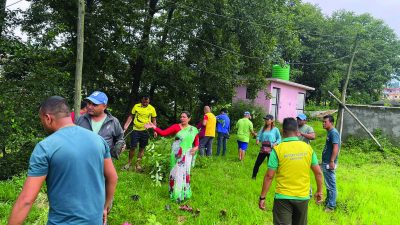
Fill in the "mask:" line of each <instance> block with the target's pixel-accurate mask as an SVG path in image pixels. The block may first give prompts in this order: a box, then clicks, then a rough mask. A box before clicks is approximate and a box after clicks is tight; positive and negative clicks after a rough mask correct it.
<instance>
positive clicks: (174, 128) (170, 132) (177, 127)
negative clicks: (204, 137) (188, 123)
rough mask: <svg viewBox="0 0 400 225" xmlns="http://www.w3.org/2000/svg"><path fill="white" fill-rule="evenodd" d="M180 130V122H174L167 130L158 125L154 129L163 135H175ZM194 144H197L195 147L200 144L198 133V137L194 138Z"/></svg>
mask: <svg viewBox="0 0 400 225" xmlns="http://www.w3.org/2000/svg"><path fill="white" fill-rule="evenodd" d="M180 130H182V127H181V126H180V125H179V124H174V125H172V126H170V127H168V128H167V129H165V130H161V129H160V128H158V127H156V129H154V131H155V132H157V134H159V135H161V136H169V135H174V134H177V133H178V132H179V131H180ZM193 146H195V147H198V146H199V135H196V137H195V138H194V141H193Z"/></svg>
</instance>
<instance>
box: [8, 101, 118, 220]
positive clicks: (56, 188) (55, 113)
mask: <svg viewBox="0 0 400 225" xmlns="http://www.w3.org/2000/svg"><path fill="white" fill-rule="evenodd" d="M39 116H40V121H41V123H42V125H43V127H44V129H45V130H46V131H47V132H49V133H50V134H51V135H49V136H48V137H47V138H45V139H44V140H42V141H41V142H39V143H38V144H37V145H36V147H35V149H34V150H33V152H32V155H31V159H30V161H29V169H28V177H27V179H26V181H25V184H24V187H23V189H22V191H21V193H20V195H19V197H18V199H17V201H16V202H15V205H14V207H13V209H12V212H11V215H10V218H9V221H8V223H9V224H22V223H23V221H24V220H25V218H26V217H27V216H28V214H29V211H30V209H31V207H32V205H33V203H34V202H35V200H36V197H37V195H38V193H39V191H40V189H41V187H42V185H43V182H44V181H46V185H47V195H48V199H49V207H50V208H49V215H48V221H47V224H98V225H100V224H105V223H106V222H107V210H108V207H109V206H110V202H111V200H112V198H113V195H114V191H115V186H116V184H117V179H118V178H117V173H116V171H115V168H114V166H113V163H112V161H111V158H110V150H109V147H108V144H107V143H106V142H105V141H104V139H102V138H101V137H100V136H99V135H97V134H95V133H93V132H91V131H89V130H87V129H84V128H81V127H79V126H75V125H74V124H73V123H72V121H71V118H70V111H69V107H68V105H67V103H66V100H65V99H64V98H62V97H59V96H53V97H50V98H48V99H47V100H45V101H44V102H43V103H42V104H41V105H40V109H39Z"/></svg>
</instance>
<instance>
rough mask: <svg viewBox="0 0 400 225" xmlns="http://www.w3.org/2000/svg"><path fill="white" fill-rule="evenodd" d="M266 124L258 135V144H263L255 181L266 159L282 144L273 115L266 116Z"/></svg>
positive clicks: (254, 175) (259, 154)
mask: <svg viewBox="0 0 400 225" xmlns="http://www.w3.org/2000/svg"><path fill="white" fill-rule="evenodd" d="M264 120H265V124H264V127H262V128H261V129H260V131H259V132H258V134H257V142H256V143H257V144H259V143H260V142H261V147H260V153H258V156H257V160H256V163H255V164H254V168H253V179H256V177H257V173H258V169H259V168H260V165H261V164H262V163H263V162H264V160H265V158H269V154H270V153H271V150H272V148H273V147H274V146H275V145H277V144H279V143H280V142H281V134H280V133H279V129H278V128H276V127H275V125H274V117H273V116H272V115H266V116H264Z"/></svg>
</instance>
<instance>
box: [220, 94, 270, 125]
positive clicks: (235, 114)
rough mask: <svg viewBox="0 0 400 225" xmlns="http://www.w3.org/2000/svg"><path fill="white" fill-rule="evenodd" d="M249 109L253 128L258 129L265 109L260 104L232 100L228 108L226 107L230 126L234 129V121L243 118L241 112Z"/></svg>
mask: <svg viewBox="0 0 400 225" xmlns="http://www.w3.org/2000/svg"><path fill="white" fill-rule="evenodd" d="M246 111H249V112H250V113H251V121H252V122H253V126H254V129H255V130H258V129H259V128H260V127H261V126H263V124H264V120H263V117H264V116H265V114H266V113H265V111H264V109H263V108H261V107H260V106H257V105H254V104H253V103H249V102H244V101H238V102H234V103H233V104H232V106H231V107H230V108H228V114H229V118H230V119H231V128H232V129H234V127H235V124H236V122H237V121H238V120H239V119H241V118H243V113H244V112H246Z"/></svg>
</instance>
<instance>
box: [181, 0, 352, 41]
mask: <svg viewBox="0 0 400 225" xmlns="http://www.w3.org/2000/svg"><path fill="white" fill-rule="evenodd" d="M176 5H177V6H178V7H180V8H186V9H192V10H196V11H199V12H203V13H207V14H209V15H213V16H218V17H221V18H226V19H230V20H234V21H238V22H243V23H248V24H252V25H256V26H260V27H265V28H270V29H276V28H278V27H276V26H270V25H266V24H260V23H256V22H253V21H247V20H242V19H238V18H235V17H230V16H226V15H222V14H219V13H214V12H210V11H207V10H204V9H199V8H195V7H192V6H187V5H185V4H182V3H176ZM297 31H299V30H297ZM299 34H308V35H310V36H319V37H333V38H349V39H354V37H352V36H344V35H327V34H318V33H311V32H299Z"/></svg>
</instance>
